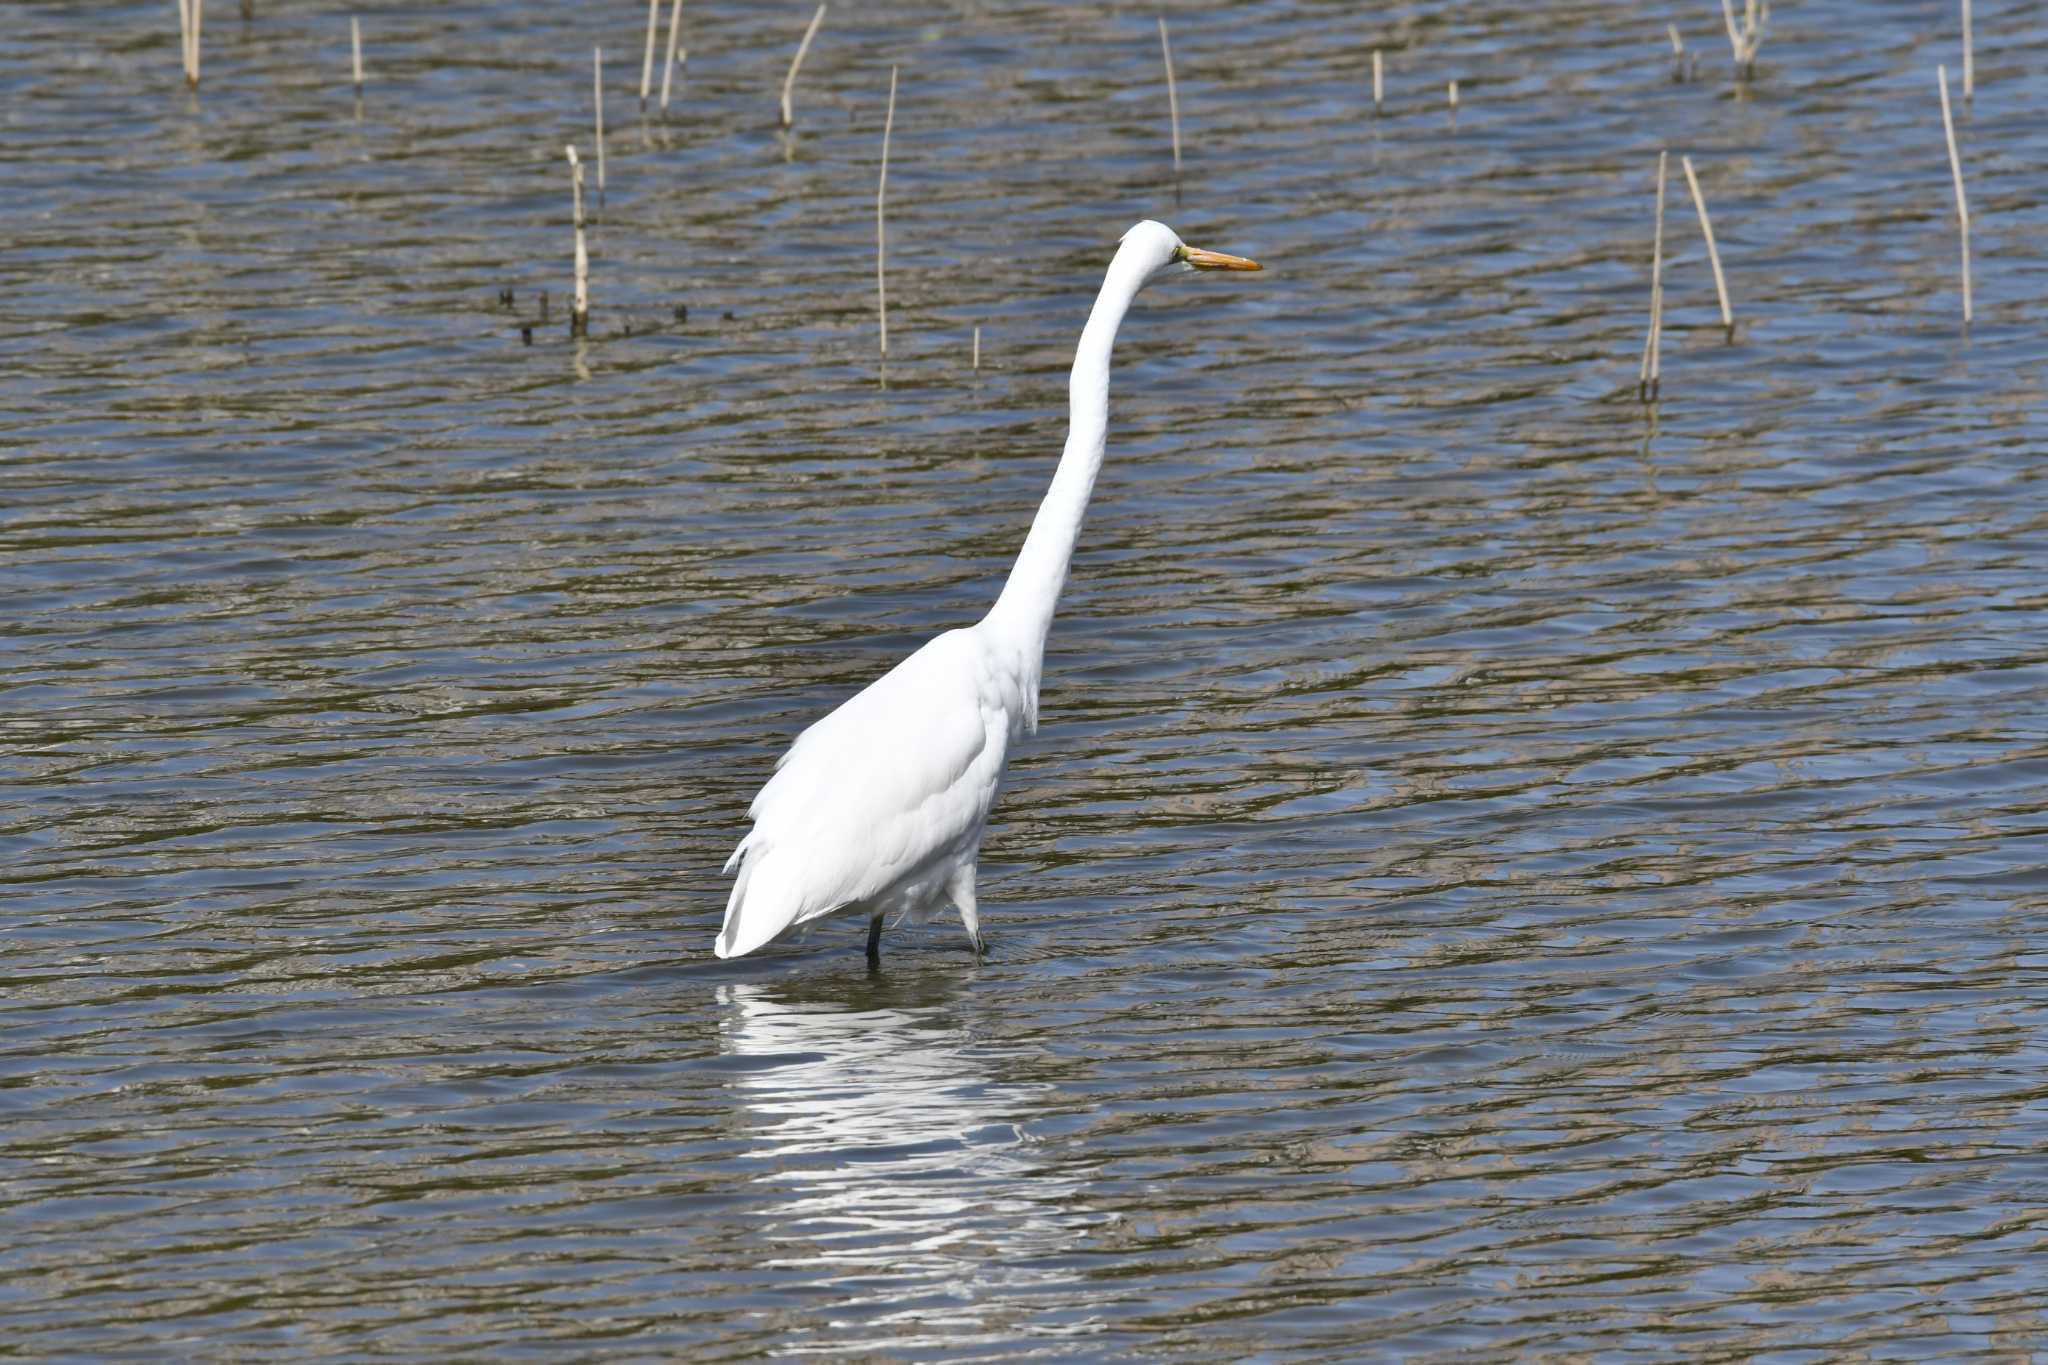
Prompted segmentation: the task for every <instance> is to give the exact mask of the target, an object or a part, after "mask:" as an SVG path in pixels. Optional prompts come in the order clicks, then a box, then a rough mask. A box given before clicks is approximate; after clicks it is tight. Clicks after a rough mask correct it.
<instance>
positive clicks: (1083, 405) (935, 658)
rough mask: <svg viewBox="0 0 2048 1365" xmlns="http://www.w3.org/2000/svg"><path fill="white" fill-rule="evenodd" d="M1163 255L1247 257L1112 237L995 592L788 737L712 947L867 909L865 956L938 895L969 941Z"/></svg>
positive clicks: (747, 947)
mask: <svg viewBox="0 0 2048 1365" xmlns="http://www.w3.org/2000/svg"><path fill="white" fill-rule="evenodd" d="M1173 265H1179V266H1181V267H1182V268H1183V269H1189V270H1257V269H1259V268H1260V267H1259V264H1258V262H1256V261H1248V260H1246V259H1245V258H1244V257H1242V256H1226V255H1224V254H1223V253H1221V252H1218V251H1204V250H1202V249H1201V248H1199V247H1191V246H1188V245H1186V244H1185V243H1183V242H1182V241H1181V239H1180V238H1179V237H1177V236H1175V235H1174V232H1173V229H1172V228H1169V227H1167V226H1166V225H1165V224H1164V223H1155V222H1151V221H1149V220H1148V221H1146V222H1142V223H1139V224H1138V225H1137V226H1136V227H1134V228H1132V229H1131V230H1130V231H1129V232H1126V233H1125V234H1124V236H1123V244H1122V245H1121V246H1120V247H1119V248H1118V249H1117V253H1116V257H1115V259H1114V260H1112V261H1110V263H1109V272H1108V274H1107V275H1106V276H1105V277H1104V278H1103V281H1102V292H1101V293H1099V294H1097V295H1096V296H1095V307H1094V309H1093V310H1092V311H1090V313H1089V314H1088V325H1087V326H1086V327H1085V328H1083V329H1082V331H1081V341H1080V344H1079V345H1077V346H1076V347H1075V348H1074V372H1073V375H1072V377H1071V379H1070V380H1069V381H1068V393H1069V402H1070V405H1071V406H1070V414H1069V417H1068V426H1067V447H1066V451H1065V452H1064V453H1063V454H1062V455H1061V456H1060V463H1059V468H1058V469H1057V470H1056V471H1054V473H1053V477H1052V487H1051V488H1050V489H1049V490H1047V492H1046V495H1045V501H1044V502H1043V503H1041V504H1040V505H1039V508H1038V515H1037V516H1035V517H1033V518H1032V521H1031V532H1030V534H1029V535H1027V536H1026V537H1025V538H1024V548H1023V550H1022V551H1021V552H1020V553H1019V554H1018V556H1017V563H1016V565H1015V567H1013V568H1012V569H1011V570H1010V577H1009V581H1008V582H1007V583H1005V584H1004V585H1003V591H1002V595H1001V596H1000V597H998V598H997V599H996V604H995V606H993V607H991V608H990V609H989V613H988V615H986V616H984V617H982V618H981V620H980V621H978V622H976V623H975V624H974V625H972V626H968V627H966V628H965V629H962V630H949V631H947V632H946V633H945V634H943V635H941V636H939V637H938V638H936V639H934V640H932V641H931V642H929V643H928V644H926V645H925V646H924V647H923V648H922V649H919V650H918V651H917V652H916V653H915V654H912V655H911V656H910V657H909V658H907V659H905V660H904V661H903V662H902V663H900V664H898V665H896V667H894V668H892V669H890V670H889V671H888V672H887V673H885V674H883V675H882V676H881V677H880V678H877V679H876V680H875V681H874V682H872V683H869V684H868V685H867V686H866V687H865V688H863V689H862V690H861V691H859V692H857V693H855V694H854V695H853V696H852V697H851V698H850V699H848V700H847V701H846V702H844V703H842V704H841V705H840V706H839V708H838V709H837V710H835V711H833V712H832V713H831V714H830V715H827V716H826V717H825V718H824V719H822V720H819V721H817V722H815V723H813V724H812V725H811V726H810V727H809V728H808V729H806V730H805V731H804V732H803V733H802V734H800V735H798V736H797V737H796V741H795V743H793V744H791V745H790V746H789V750H788V752H787V753H785V754H783V756H782V758H781V759H780V760H779V761H778V762H777V763H776V765H775V775H774V776H773V777H771V778H769V779H768V782H767V784H766V785H765V786H763V787H762V788H761V790H760V792H759V793H758V794H756V795H755V797H754V802H753V804H752V805H751V806H749V807H748V808H747V814H748V816H749V817H750V818H751V819H752V820H753V822H754V827H753V829H751V830H750V831H748V833H747V835H746V837H745V838H743V839H741V840H740V843H739V847H738V848H735V849H734V850H733V851H732V857H731V858H729V859H727V860H726V864H725V871H727V872H731V871H733V869H734V868H738V869H739V879H738V880H737V881H735V882H734V883H733V888H732V898H731V899H730V900H728V901H727V902H726V906H725V927H724V928H723V929H721V930H720V931H719V934H718V939H717V942H716V945H715V947H716V949H717V952H718V955H719V956H720V957H738V956H740V955H741V954H743V953H751V952H752V951H754V949H756V948H758V947H760V946H761V945H762V944H764V943H767V942H769V941H770V940H771V939H774V938H778V937H780V936H781V935H782V934H784V933H786V932H788V931H789V930H791V929H794V928H796V927H797V926H799V925H803V924H809V923H811V922H812V921H814V920H818V919H822V918H824V917H825V916H826V915H831V914H837V913H842V912H856V913H861V914H865V915H867V916H868V965H869V966H870V967H872V966H875V965H877V964H879V963H880V961H881V956H882V919H883V917H884V916H887V915H894V916H895V917H896V922H897V923H899V924H901V923H905V922H909V923H912V924H921V923H923V922H924V921H926V920H928V919H930V918H931V916H932V914H933V913H934V912H935V911H936V910H938V909H939V908H940V907H942V906H943V905H944V904H945V903H946V902H947V901H951V902H952V903H953V904H954V906H955V907H957V908H958V909H959V911H960V922H961V923H962V924H963V925H965V926H966V928H967V937H968V938H969V939H970V940H972V942H973V944H974V950H975V952H976V953H977V954H979V953H981V952H982V951H983V944H982V939H981V921H980V918H979V916H978V914H977V913H976V909H975V901H974V871H975V863H976V861H977V860H978V859H979V857H980V856H981V834H982V827H983V825H984V824H985V823H986V822H987V820H988V810H989V805H990V804H991V803H992V802H993V801H994V800H995V796H996V787H997V784H998V783H999V782H1001V780H1002V776H1003V765H1004V763H1005V762H1006V761H1007V760H1008V759H1009V756H1010V746H1011V745H1013V744H1015V743H1016V742H1017V741H1018V739H1020V738H1021V737H1022V736H1024V735H1025V734H1028V733H1030V732H1032V731H1034V730H1036V729H1037V728H1038V678H1039V673H1040V670H1041V669H1042V667H1043V666H1044V662H1045V634H1046V631H1047V630H1048V629H1049V628H1050V627H1051V625H1052V613H1053V608H1054V607H1055V606H1056V605H1057V604H1058V602H1059V596H1060V588H1061V586H1062V585H1064V584H1065V582H1066V578H1067V564H1068V561H1069V560H1070V559H1072V557H1073V553H1074V540H1075V537H1077V536H1078V535H1079V534H1080V532H1081V518H1082V517H1083V516H1084V515H1085V514H1086V513H1087V510H1088V495H1089V493H1090V492H1091V491H1092V490H1093V489H1094V487H1095V475H1096V471H1098V470H1099V469H1101V468H1102V440H1103V434H1104V432H1105V431H1106V429H1107V427H1108V424H1109V351H1110V347H1111V345H1112V344H1113V343H1114V342H1115V341H1116V329H1117V325H1118V324H1119V323H1121V322H1122V321H1123V320H1124V314H1125V312H1127V311H1128V310H1129V309H1130V306H1131V300H1132V299H1134V298H1136V297H1137V293H1138V290H1139V288H1140V287H1141V286H1142V285H1143V284H1144V283H1145V282H1146V281H1147V280H1149V279H1151V278H1152V276H1154V275H1156V274H1158V273H1159V272H1160V271H1162V270H1164V269H1166V268H1167V267H1169V266H1173Z"/></svg>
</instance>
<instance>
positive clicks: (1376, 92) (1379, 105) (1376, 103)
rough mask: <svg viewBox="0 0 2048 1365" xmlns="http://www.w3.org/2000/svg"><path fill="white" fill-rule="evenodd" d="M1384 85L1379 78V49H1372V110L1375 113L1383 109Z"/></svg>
mask: <svg viewBox="0 0 2048 1365" xmlns="http://www.w3.org/2000/svg"><path fill="white" fill-rule="evenodd" d="M1385 94H1386V86H1385V84H1384V83H1383V82H1382V81H1381V79H1380V50H1379V49H1378V48H1374V49H1373V50H1372V111H1373V112H1374V113H1375V114H1378V113H1381V112H1383V111H1384V109H1385V100H1384V96H1385Z"/></svg>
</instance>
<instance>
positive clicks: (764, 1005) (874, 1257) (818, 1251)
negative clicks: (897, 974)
mask: <svg viewBox="0 0 2048 1365" xmlns="http://www.w3.org/2000/svg"><path fill="white" fill-rule="evenodd" d="M719 1003H720V1005H721V1007H722V1010H723V1014H724V1018H723V1021H722V1024H721V1038H722V1041H723V1044H724V1048H725V1050H726V1051H727V1052H728V1053H729V1054H730V1055H732V1056H733V1057H735V1058H740V1059H745V1060H746V1061H747V1062H748V1065H747V1067H746V1068H745V1069H744V1070H742V1071H740V1072H738V1073H737V1080H736V1083H735V1087H736V1093H737V1097H738V1099H739V1100H740V1101H741V1103H742V1104H743V1105H744V1107H745V1111H746V1114H747V1116H748V1118H749V1119H751V1121H752V1126H753V1147H752V1152H751V1155H752V1157H753V1158H755V1159H756V1160H758V1161H760V1162H761V1163H762V1164H763V1166H764V1168H765V1170H764V1173H763V1174H762V1175H761V1176H760V1177H759V1178H758V1182H757V1183H758V1185H759V1186H761V1187H763V1188H764V1189H765V1190H767V1191H775V1192H779V1193H780V1195H781V1198H780V1199H774V1198H773V1196H772V1195H771V1212H770V1213H769V1222H770V1224H771V1226H772V1227H773V1229H774V1232H775V1234H776V1236H777V1237H778V1239H779V1240H780V1241H781V1242H782V1243H784V1244H785V1245H786V1246H787V1247H788V1250H787V1251H786V1252H784V1253H783V1254H781V1255H779V1256H777V1255H772V1254H771V1259H770V1260H769V1261H768V1262H767V1263H768V1264H774V1265H782V1266H801V1267H806V1268H809V1269H811V1270H813V1271H817V1270H824V1271H826V1272H828V1273H830V1274H833V1275H835V1276H843V1277H845V1279H846V1280H847V1281H848V1283H847V1284H846V1285H845V1286H844V1289H845V1291H846V1292H847V1293H848V1294H850V1295H851V1296H852V1301H853V1302H854V1303H864V1304H866V1305H868V1306H869V1307H871V1308H874V1309H878V1310H886V1309H888V1308H889V1307H890V1306H891V1305H895V1304H898V1303H900V1302H902V1301H906V1300H907V1299H909V1298H910V1297H911V1296H913V1295H920V1296H921V1295H928V1294H930V1293H932V1292H934V1291H935V1290H941V1291H943V1292H945V1293H947V1294H949V1295H953V1296H957V1297H960V1298H962V1299H965V1300H968V1301H969V1302H970V1303H980V1302H982V1301H984V1299H985V1298H986V1299H987V1300H989V1301H991V1302H992V1301H993V1299H994V1298H995V1295H994V1294H993V1293H992V1292H991V1291H995V1290H1001V1291H1002V1296H1003V1297H1004V1298H1006V1299H1007V1298H1009V1297H1010V1296H1011V1294H1012V1293H1013V1291H1014V1290H1016V1289H1018V1288H1020V1287H1025V1286H1030V1287H1037V1288H1042V1287H1045V1286H1047V1285H1051V1284H1055V1283H1062V1282H1065V1281H1067V1280H1069V1279H1071V1278H1072V1275H1073V1272H1072V1271H1071V1270H1070V1269H1067V1268H1064V1267H1052V1266H1048V1265H1046V1264H1045V1262H1044V1258H1045V1257H1047V1256H1049V1255H1051V1254H1053V1253H1055V1252H1057V1251H1059V1250H1061V1249H1062V1248H1064V1247H1066V1246H1067V1245H1069V1244H1070V1243H1071V1242H1072V1241H1073V1239H1074V1238H1075V1237H1076V1236H1077V1235H1078V1234H1079V1231H1080V1228H1081V1227H1082V1225H1083V1224H1084V1222H1085V1221H1086V1220H1085V1219H1084V1218H1083V1217H1081V1216H1077V1215H1076V1214H1075V1213H1074V1212H1072V1211H1071V1202H1072V1201H1073V1200H1074V1198H1075V1187H1074V1184H1073V1182H1072V1181H1070V1180H1066V1179H1063V1178H1059V1177H1056V1176H1053V1175H1049V1174H1047V1173H1046V1172H1045V1171H1043V1170H1041V1169H1040V1168H1039V1167H1038V1166H1037V1164H1036V1163H1034V1162H1033V1161H1032V1160H1031V1159H1030V1157H1029V1155H1028V1152H1027V1150H1026V1148H1025V1143H1024V1137H1023V1134H1022V1133H1021V1131H1020V1130H1019V1128H1018V1124H1017V1120H1018V1118H1019V1116H1020V1115H1021V1114H1022V1112H1023V1111H1024V1110H1025V1109H1026V1108H1027V1107H1028V1105H1029V1102H1030V1098H1031V1095H1032V1088H1030V1087H1026V1086H1021V1085H1016V1084H1008V1083H1004V1082H1002V1081H999V1080H996V1079H993V1078H992V1076H991V1074H990V1073H991V1070H992V1064H994V1063H996V1062H998V1061H999V1058H997V1057H995V1056H994V1055H993V1054H992V1053H991V1052H990V1051H989V1050H988V1049H987V1048H985V1047H983V1046H981V1045H978V1044H976V1043H974V1042H973V1041H972V1040H971V1039H970V1038H969V1037H968V1036H967V1034H966V1033H965V1032H964V1031H963V1030H962V1029H960V1028H959V1027H958V1026H957V1025H956V1024H953V1023H951V1022H949V1021H948V1020H947V1018H946V1016H945V1014H944V1012H943V1011H941V1010H939V1009H935V1008H930V1007H926V1006H922V1005H916V1004H913V1005H910V1006H908V1007H896V1006H894V1005H887V1006H882V1005H878V1006H876V1007H872V1008H861V1007H848V1006H846V1005H845V1004H843V1003H838V1002H833V1003H827V1002H822V1001H816V1000H791V999H787V998H780V993H779V992H775V991H771V990H770V989H768V988H765V987H762V986H760V985H756V984H753V983H750V982H732V983H729V984H726V985H723V986H721V987H720V988H719ZM958 1325H960V1324H959V1323H958V1320H957V1319H956V1320H955V1326H956V1327H957V1326H958ZM896 1344H897V1345H899V1346H901V1345H909V1344H911V1343H908V1342H906V1341H901V1340H898V1341H897V1342H896Z"/></svg>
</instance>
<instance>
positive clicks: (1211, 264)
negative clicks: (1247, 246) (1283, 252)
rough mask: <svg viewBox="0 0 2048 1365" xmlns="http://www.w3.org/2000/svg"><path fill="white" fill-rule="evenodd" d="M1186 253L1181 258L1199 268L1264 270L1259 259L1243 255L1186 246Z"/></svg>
mask: <svg viewBox="0 0 2048 1365" xmlns="http://www.w3.org/2000/svg"><path fill="white" fill-rule="evenodd" d="M1184 250H1185V251H1186V253H1187V254H1186V255H1185V256H1183V257H1182V258H1181V259H1183V260H1185V261H1186V262H1187V263H1188V264H1189V265H1191V266H1193V267H1194V268H1195V269H1197V270H1264V269H1265V268H1266V267H1264V266H1262V265H1260V264H1259V263H1258V262H1257V261H1253V260H1247V259H1246V258H1245V257H1243V256H1226V255H1224V254H1223V253H1222V252H1220V251H1205V250H1203V249H1202V248H1201V247H1198V246H1191V247H1186V248H1184Z"/></svg>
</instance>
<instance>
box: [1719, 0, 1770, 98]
mask: <svg viewBox="0 0 2048 1365" xmlns="http://www.w3.org/2000/svg"><path fill="white" fill-rule="evenodd" d="M1770 18H1771V7H1770V6H1769V5H1768V4H1765V3H1763V2H1762V0H1743V5H1742V25H1741V27H1740V28H1738V27H1737V26H1736V23H1735V9H1734V6H1733V5H1731V4H1730V3H1729V0H1721V21H1722V22H1723V23H1724V24H1726V25H1727V26H1728V46H1729V47H1730V48H1732V49H1734V53H1735V67H1736V74H1738V75H1739V76H1741V78H1742V79H1743V80H1751V79H1753V78H1754V77H1755V76H1756V50H1757V49H1758V48H1759V47H1761V46H1763V41H1764V25H1765V24H1767V23H1769V22H1770Z"/></svg>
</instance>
